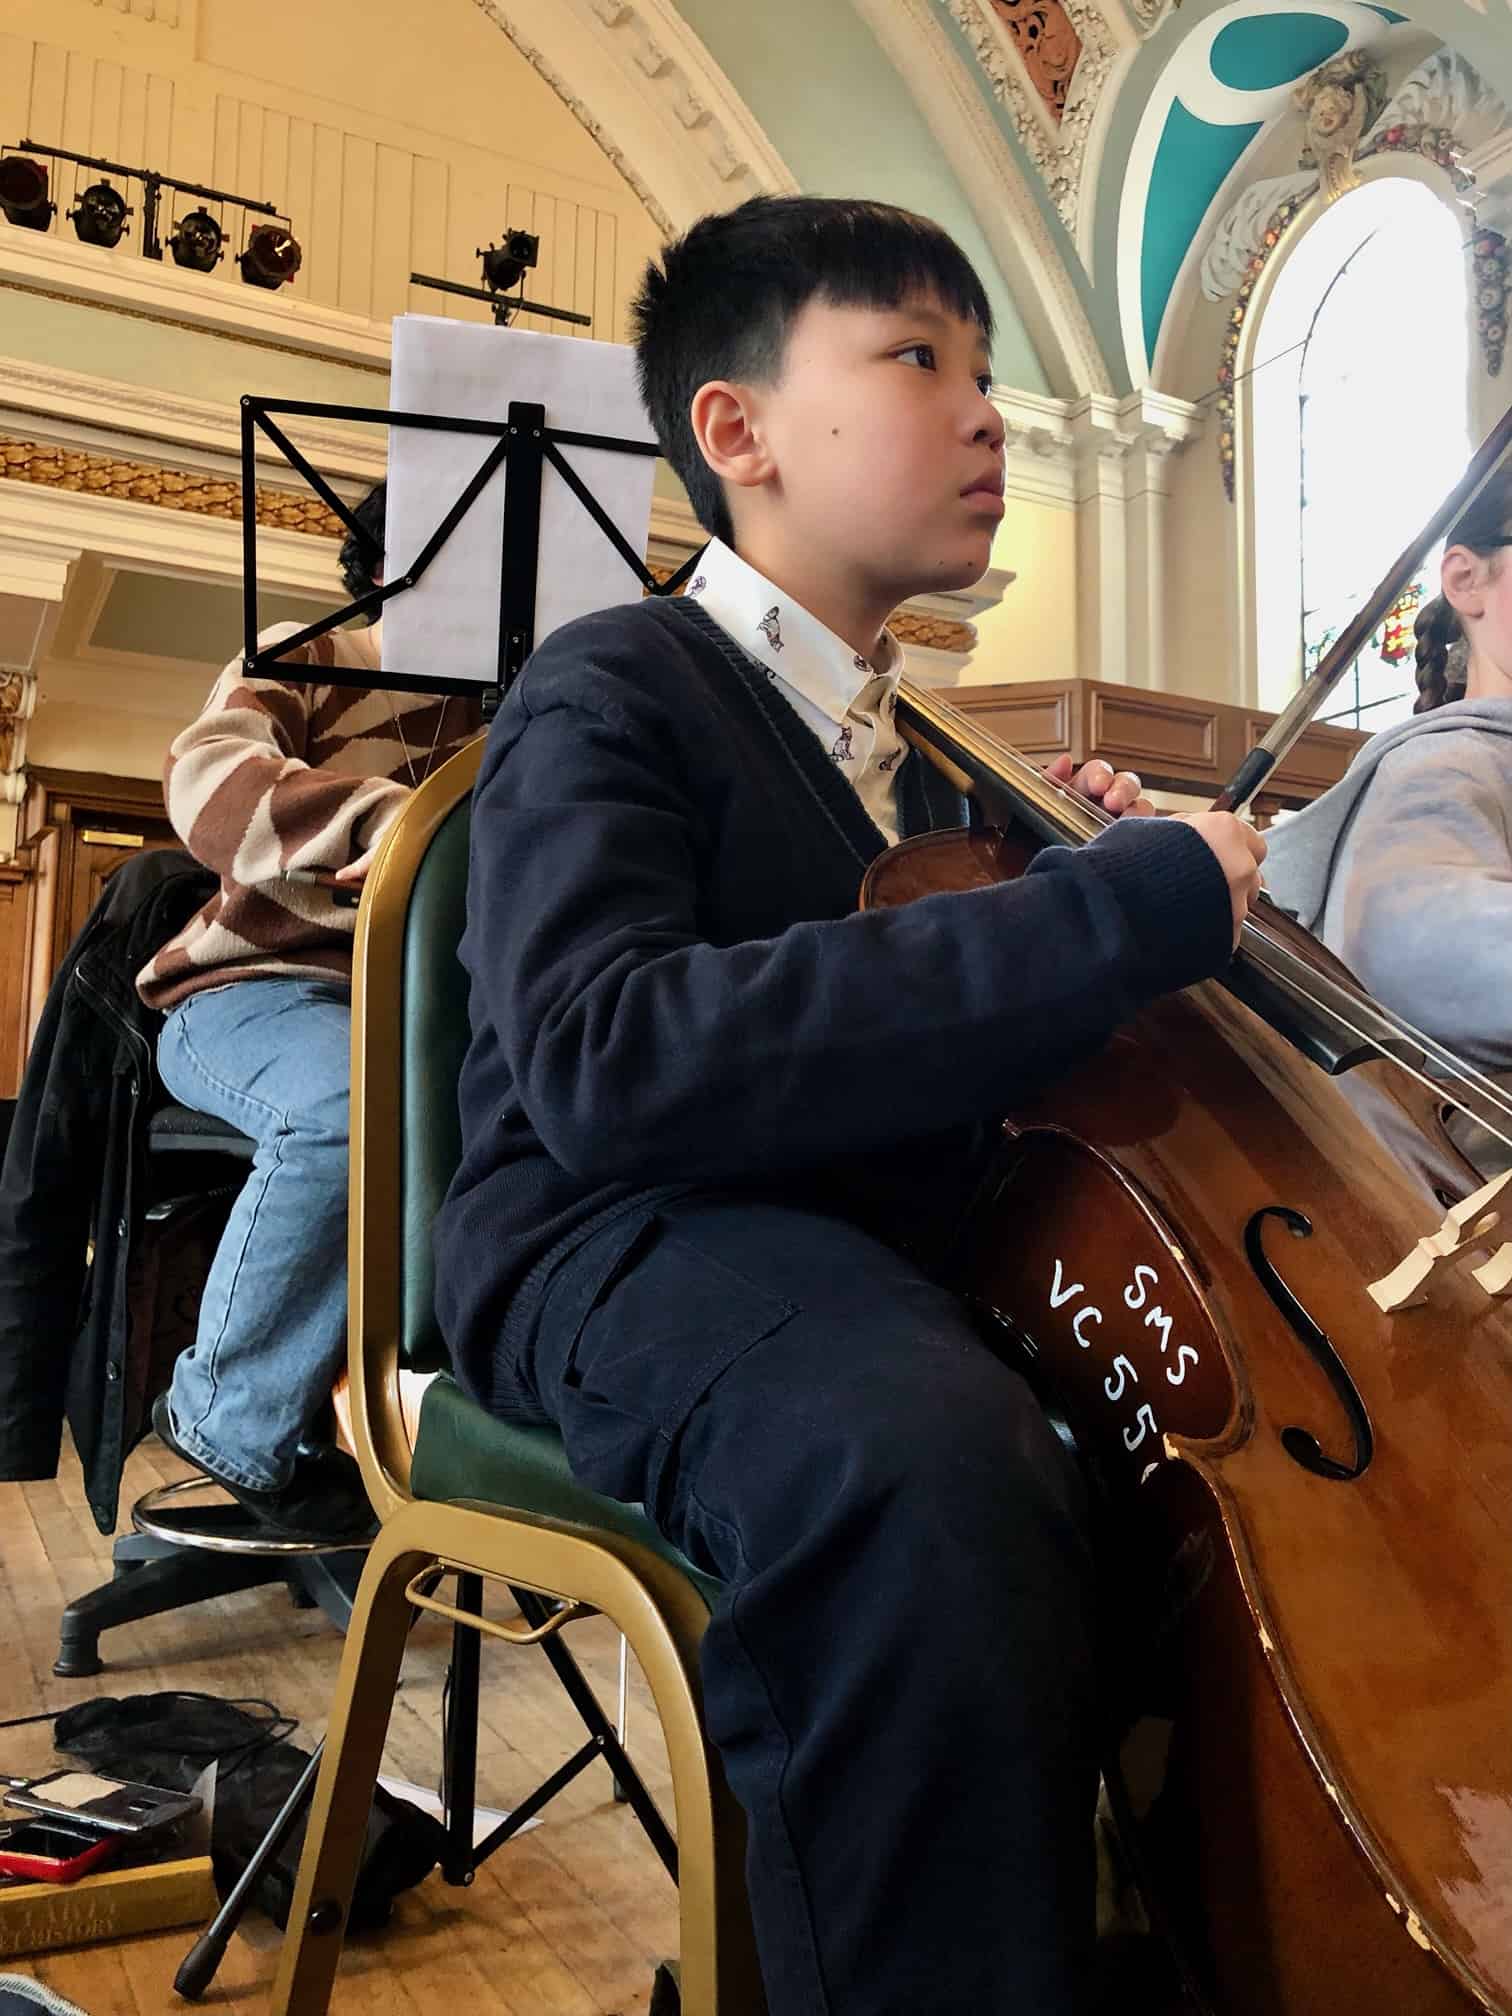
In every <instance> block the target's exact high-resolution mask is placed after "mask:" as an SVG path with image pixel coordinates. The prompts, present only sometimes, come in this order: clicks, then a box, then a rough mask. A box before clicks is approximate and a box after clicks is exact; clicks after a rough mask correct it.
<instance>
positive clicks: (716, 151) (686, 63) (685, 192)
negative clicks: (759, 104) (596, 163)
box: [474, 0, 798, 238]
mask: <svg viewBox="0 0 1512 2016" xmlns="http://www.w3.org/2000/svg"><path fill="white" fill-rule="evenodd" d="M474 4H475V5H477V6H478V7H480V8H481V9H482V11H483V12H484V13H485V14H486V15H487V16H488V18H489V20H490V21H492V22H493V23H494V24H495V25H496V26H497V27H499V28H501V29H502V30H503V32H504V33H505V34H506V35H507V36H508V37H509V39H510V41H511V42H512V43H513V44H514V46H515V48H516V49H518V51H519V52H520V54H521V55H522V56H523V57H524V58H525V60H526V62H527V63H529V64H530V66H531V68H532V69H534V70H535V71H536V72H537V74H538V75H539V76H540V77H541V78H542V79H543V80H544V81H545V82H546V83H547V84H549V85H550V86H551V88H552V90H553V91H555V92H556V94H557V96H558V97H559V98H560V99H561V101H562V103H563V104H564V105H565V106H566V107H567V109H568V110H569V111H570V112H571V113H572V115H573V117H574V118H575V119H577V120H578V122H579V123H580V124H581V125H582V126H583V127H584V128H585V129H586V131H587V132H588V133H589V134H591V135H592V137H593V139H594V140H595V141H596V142H597V144H598V146H599V147H600V148H601V149H602V150H603V152H604V154H605V155H606V156H607V158H608V159H609V161H611V162H612V163H613V165H614V167H615V168H616V169H618V171H619V173H620V174H621V175H622V176H623V177H624V178H625V180H626V181H627V182H628V183H629V185H630V187H631V188H632V189H633V190H634V191H635V193H636V195H637V196H638V197H639V198H640V200H641V202H642V203H643V204H644V206H645V208H646V211H647V213H648V215H649V216H650V217H651V218H652V220H653V222H654V223H655V224H656V226H657V229H658V230H659V231H661V233H662V234H663V236H664V237H668V238H673V237H676V236H677V235H678V234H679V233H680V232H682V231H685V230H687V228H688V226H689V225H690V224H691V223H692V222H693V221H694V219H695V218H697V217H701V216H703V215H705V214H706V213H707V212H708V211H711V210H728V209H731V208H732V207H733V206H734V205H735V204H737V203H741V202H744V200H745V199H746V197H748V196H757V195H761V194H771V195H783V194H791V193H793V192H794V191H796V189H797V187H798V184H797V182H796V181H795V180H794V178H793V176H792V174H791V173H790V171H789V169H788V167H787V164H786V163H785V162H784V161H783V159H782V156H781V155H780V154H779V153H778V152H777V150H776V148H775V147H774V146H773V145H772V143H771V141H770V140H769V139H768V138H767V136H766V134H765V133H764V132H763V131H762V128H761V126H760V125H759V123H758V122H757V121H756V120H755V119H754V118H753V117H752V115H751V113H750V112H749V111H748V109H747V108H746V106H745V104H744V102H743V101H742V99H741V97H740V95H739V93H738V92H737V91H736V90H735V89H734V87H733V86H732V85H731V83H730V81H729V79H728V78H727V77H726V76H725V74H724V72H723V71H722V70H721V69H720V68H719V66H718V64H717V63H716V62H715V61H714V59H713V57H712V56H710V54H709V52H708V50H707V49H705V47H704V45H703V43H702V42H701V41H700V40H699V38H698V37H697V35H695V34H694V32H693V30H692V29H691V28H690V27H689V26H688V24H687V22H686V21H684V20H683V19H682V17H681V16H680V15H679V14H678V13H677V11H676V9H675V8H674V7H673V6H672V5H671V4H670V0H474Z"/></svg>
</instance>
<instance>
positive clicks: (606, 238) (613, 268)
mask: <svg viewBox="0 0 1512 2016" xmlns="http://www.w3.org/2000/svg"><path fill="white" fill-rule="evenodd" d="M618 279H619V219H618V218H617V217H615V216H614V215H613V214H612V213H611V212H610V211H608V210H600V211H599V213H598V233H597V238H596V243H595V257H594V276H593V306H592V308H591V309H585V311H584V312H585V313H587V314H591V315H592V317H593V327H592V328H591V329H590V330H589V331H588V334H589V335H590V336H596V337H597V338H598V340H599V342H600V343H613V342H616V341H617V340H618V337H619V331H618V329H617V328H616V326H615V309H616V307H617V305H618V302H619V285H618Z"/></svg>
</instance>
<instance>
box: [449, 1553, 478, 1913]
mask: <svg viewBox="0 0 1512 2016" xmlns="http://www.w3.org/2000/svg"><path fill="white" fill-rule="evenodd" d="M457 1608H458V1609H459V1610H465V1611H467V1612H468V1613H469V1615H471V1616H474V1617H476V1616H480V1615H481V1614H482V1610H483V1578H482V1576H481V1575H458V1577H457ZM481 1651H482V1647H481V1644H480V1643H479V1637H478V1633H477V1632H476V1631H472V1630H469V1629H468V1627H467V1626H466V1625H465V1624H457V1625H454V1626H453V1628H452V1655H451V1686H450V1691H449V1696H448V1700H447V1711H446V1748H445V1752H444V1754H443V1758H442V1767H441V1768H442V1798H443V1804H444V1810H445V1813H446V1848H445V1851H444V1853H443V1856H442V1860H441V1874H442V1876H443V1877H444V1879H445V1880H446V1881H447V1882H448V1883H454V1884H460V1885H463V1886H465V1885H467V1884H469V1883H471V1882H472V1880H473V1877H474V1876H475V1875H476V1873H477V1857H476V1856H475V1855H474V1854H473V1816H474V1813H475V1811H476V1808H477V1796H478V1683H479V1671H480V1654H481Z"/></svg>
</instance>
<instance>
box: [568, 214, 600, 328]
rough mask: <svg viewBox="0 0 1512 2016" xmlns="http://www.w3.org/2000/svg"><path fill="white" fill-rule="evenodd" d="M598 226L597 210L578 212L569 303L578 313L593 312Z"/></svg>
mask: <svg viewBox="0 0 1512 2016" xmlns="http://www.w3.org/2000/svg"><path fill="white" fill-rule="evenodd" d="M598 226H599V213H598V211H597V210H588V209H583V210H580V211H579V212H578V220H577V231H576V234H575V236H576V241H577V242H576V256H575V258H574V261H573V274H572V304H571V305H572V306H573V307H574V308H575V309H576V310H577V312H578V313H579V314H580V315H591V314H592V313H593V285H594V276H595V274H596V272H597V268H598ZM598 333H599V332H598V330H597V329H588V330H585V331H584V334H585V335H588V336H597V335H598Z"/></svg>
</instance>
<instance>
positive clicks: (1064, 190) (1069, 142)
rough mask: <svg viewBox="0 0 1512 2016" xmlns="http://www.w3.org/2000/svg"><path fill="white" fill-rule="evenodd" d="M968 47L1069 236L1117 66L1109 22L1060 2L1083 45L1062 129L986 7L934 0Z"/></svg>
mask: <svg viewBox="0 0 1512 2016" xmlns="http://www.w3.org/2000/svg"><path fill="white" fill-rule="evenodd" d="M937 4H938V5H940V6H942V7H944V8H946V9H947V11H948V12H949V14H950V16H951V18H952V19H953V20H954V21H955V23H956V25H957V27H958V28H959V29H960V31H961V33H962V34H963V35H964V36H965V37H966V40H967V42H968V43H969V44H970V46H971V50H972V53H973V55H974V56H975V57H976V59H977V61H978V62H979V63H980V64H981V66H982V70H983V72H984V74H985V76H986V78H987V82H988V84H989V85H990V86H991V89H992V95H993V96H994V98H996V99H997V101H998V103H999V104H1000V105H1001V106H1002V107H1003V109H1004V110H1005V111H1006V112H1007V114H1008V117H1009V118H1010V120H1011V121H1012V122H1013V130H1014V134H1015V136H1016V137H1017V139H1018V141H1019V143H1020V145H1021V146H1022V147H1023V149H1024V151H1025V152H1026V153H1027V154H1028V156H1029V158H1030V160H1031V161H1032V162H1033V163H1034V165H1035V167H1036V169H1037V170H1038V171H1039V174H1040V176H1041V177H1042V179H1043V181H1044V184H1045V187H1046V189H1047V190H1048V191H1049V195H1050V200H1051V201H1052V202H1053V203H1054V205H1055V207H1056V209H1057V211H1058V212H1059V213H1060V218H1061V222H1062V223H1063V224H1064V225H1065V227H1066V229H1067V230H1068V231H1070V232H1071V233H1072V234H1073V235H1074V234H1075V232H1076V218H1077V209H1078V204H1079V199H1080V192H1081V187H1082V167H1083V162H1084V159H1085V156H1086V152H1087V141H1088V138H1089V136H1090V134H1091V131H1092V123H1093V120H1094V119H1095V118H1096V116H1097V107H1098V102H1099V100H1100V99H1101V97H1102V94H1103V88H1104V86H1105V85H1106V84H1107V82H1108V79H1109V77H1110V76H1111V75H1112V72H1113V68H1114V65H1115V64H1116V63H1117V61H1118V55H1119V51H1118V46H1117V44H1116V42H1115V41H1114V39H1113V36H1112V33H1111V32H1110V30H1109V26H1108V21H1107V17H1106V16H1105V15H1104V14H1103V12H1102V11H1101V9H1100V8H1099V7H1097V6H1096V5H1095V4H1093V0H1061V4H1062V6H1063V7H1064V8H1065V11H1066V15H1067V18H1068V19H1069V21H1070V22H1071V25H1072V27H1073V28H1075V30H1076V32H1077V34H1078V35H1079V36H1080V38H1081V45H1082V53H1081V61H1080V62H1079V63H1078V64H1077V66H1076V73H1075V75H1074V76H1073V77H1072V79H1071V85H1070V89H1069V91H1068V92H1067V94H1066V105H1065V110H1064V112H1063V113H1062V115H1061V119H1060V122H1059V124H1058V125H1057V123H1056V121H1055V120H1054V119H1053V118H1052V117H1051V115H1050V113H1049V111H1048V110H1047V109H1046V107H1045V105H1044V101H1043V100H1042V99H1041V98H1040V95H1039V93H1038V92H1037V91H1036V90H1035V89H1034V87H1033V85H1032V84H1031V83H1030V81H1029V78H1028V74H1027V72H1026V71H1025V69H1024V65H1023V62H1022V60H1021V58H1020V56H1019V53H1018V51H1017V50H1016V49H1015V48H1014V46H1013V40H1012V37H1011V36H1010V35H1009V34H1008V32H1007V30H1006V29H1005V28H1004V27H1003V25H1002V24H1001V22H1000V21H999V20H998V18H997V15H996V14H995V13H994V11H993V9H992V6H991V4H990V0H937Z"/></svg>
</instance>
